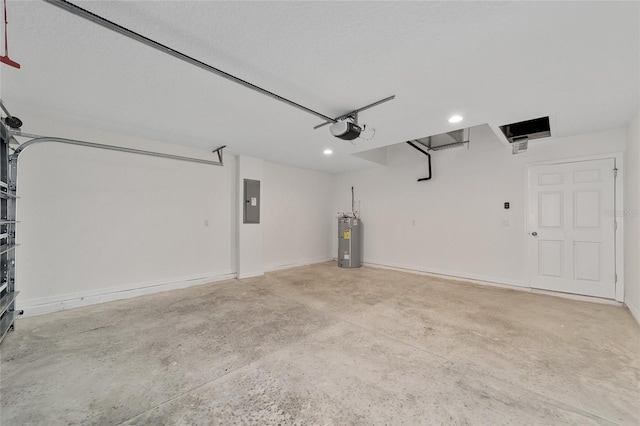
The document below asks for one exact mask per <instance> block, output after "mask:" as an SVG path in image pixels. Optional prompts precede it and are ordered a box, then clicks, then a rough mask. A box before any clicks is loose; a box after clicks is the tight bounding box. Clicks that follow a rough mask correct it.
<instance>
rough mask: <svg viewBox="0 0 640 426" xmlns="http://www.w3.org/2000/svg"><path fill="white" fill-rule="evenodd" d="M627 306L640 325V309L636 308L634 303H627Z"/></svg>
mask: <svg viewBox="0 0 640 426" xmlns="http://www.w3.org/2000/svg"><path fill="white" fill-rule="evenodd" d="M625 306H626V307H627V308H628V309H629V312H631V316H632V317H633V319H635V320H636V322H637V323H638V325H640V309H638V308H636V307H635V306H633V305H627V304H625Z"/></svg>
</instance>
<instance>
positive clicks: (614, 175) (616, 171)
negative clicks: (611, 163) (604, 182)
mask: <svg viewBox="0 0 640 426" xmlns="http://www.w3.org/2000/svg"><path fill="white" fill-rule="evenodd" d="M613 177H614V178H615V177H618V169H617V168H615V169H613Z"/></svg>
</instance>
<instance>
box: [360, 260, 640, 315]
mask: <svg viewBox="0 0 640 426" xmlns="http://www.w3.org/2000/svg"><path fill="white" fill-rule="evenodd" d="M365 265H367V266H371V267H374V268H381V269H390V270H394V271H400V272H408V273H412V274H418V275H426V276H431V277H436V278H443V279H447V280H455V281H463V282H469V283H473V284H480V285H486V286H491V287H500V288H507V289H510V290H516V291H524V292H527V293H536V294H544V295H547V296H554V297H561V298H563V299H571V300H579V301H582V302H592V303H600V304H603V305H613V306H623V304H622V303H620V302H617V301H615V300H611V299H602V298H600V297H592V296H581V295H579V294H570V293H560V292H556V291H548V290H539V289H536V288H531V287H526V286H524V285H522V284H514V283H508V282H505V281H502V280H491V279H488V278H486V277H476V276H470V275H468V274H455V273H451V272H447V273H441V272H435V271H425V270H421V269H413V268H407V267H397V266H390V265H381V264H379V263H368V262H367V263H365ZM629 310H630V311H631V309H629ZM632 315H634V317H635V318H636V321H637V320H638V318H639V317H640V316H636V315H635V314H634V313H633V311H632ZM639 323H640V321H639Z"/></svg>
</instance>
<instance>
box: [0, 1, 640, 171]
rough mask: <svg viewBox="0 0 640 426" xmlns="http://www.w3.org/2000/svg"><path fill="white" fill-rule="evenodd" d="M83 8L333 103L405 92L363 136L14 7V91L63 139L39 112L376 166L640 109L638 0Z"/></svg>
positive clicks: (142, 49)
mask: <svg viewBox="0 0 640 426" xmlns="http://www.w3.org/2000/svg"><path fill="white" fill-rule="evenodd" d="M75 3H76V4H78V5H80V6H81V7H84V8H86V9H88V10H90V11H92V12H94V13H97V14H99V15H101V16H103V17H105V18H107V19H110V20H113V21H115V22H116V23H118V24H120V25H123V26H125V27H127V28H129V29H132V30H134V31H137V32H139V33H141V34H143V35H145V36H147V37H149V38H152V39H154V40H156V41H158V42H160V43H163V44H166V45H168V46H170V47H173V48H174V49H177V50H180V51H182V52H183V53H185V54H187V55H191V56H193V57H195V58H197V59H200V60H202V61H204V62H206V63H209V64H211V65H213V66H215V67H217V68H220V69H222V70H224V71H226V72H229V73H231V74H234V75H236V76H238V77H240V78H243V79H245V80H248V81H250V82H252V83H254V84H257V85H259V86H262V87H264V88H266V89H268V90H270V91H273V92H275V93H278V94H279V95H281V96H284V97H287V98H289V99H291V100H293V101H296V102H298V103H301V104H303V105H305V106H308V107H310V108H312V109H315V110H317V111H319V112H321V113H323V114H326V115H330V116H337V115H341V114H344V113H346V112H348V111H350V110H352V109H355V108H358V107H360V106H363V105H366V104H368V103H371V102H374V101H376V100H378V99H381V98H384V97H386V96H389V95H396V96H397V98H396V99H395V100H394V101H391V102H389V103H386V104H384V105H381V106H379V107H376V108H374V109H371V110H369V111H366V112H363V113H362V114H361V116H360V120H361V122H362V123H365V124H368V125H370V126H372V127H374V128H375V129H376V136H375V138H374V139H373V140H371V141H361V142H360V143H359V144H358V145H356V146H354V145H351V144H350V143H349V142H348V141H342V140H339V139H336V138H333V137H332V136H331V135H330V133H329V130H328V128H327V127H325V128H322V129H319V130H313V126H314V125H316V124H319V123H321V120H319V119H318V118H316V117H314V116H312V115H309V114H307V113H304V112H302V111H300V110H297V109H294V108H292V107H290V106H288V105H285V104H282V103H279V102H278V101H275V100H273V99H271V98H268V97H266V96H264V95H261V94H258V93H255V92H253V91H251V90H249V89H247V88H245V87H242V86H239V85H236V84H234V83H232V82H229V81H227V80H225V79H222V78H220V77H218V76H215V75H213V74H209V73H207V72H205V71H203V70H201V69H198V68H195V67H193V66H191V65H188V64H186V63H184V62H181V61H179V60H177V59H175V58H173V57H170V56H168V55H165V54H162V53H160V52H158V51H155V50H153V49H151V48H149V47H147V46H145V45H142V44H139V43H137V42H135V41H133V40H130V39H127V38H125V37H123V36H121V35H119V34H116V33H114V32H111V31H109V30H106V29H104V28H102V27H99V26H97V25H95V24H93V23H91V22H88V21H86V20H84V19H81V18H79V17H77V16H74V15H71V14H69V13H67V12H64V11H62V10H60V9H58V8H56V7H53V6H51V5H49V4H47V3H44V2H42V1H9V6H8V7H9V44H10V45H9V47H10V56H11V57H12V59H14V60H15V61H17V62H19V63H21V65H22V69H20V70H15V69H13V68H9V67H7V66H6V65H2V71H1V77H2V85H1V90H2V97H3V99H4V100H5V102H6V103H7V105H8V107H9V108H10V110H11V111H12V113H13V114H15V115H16V116H18V117H20V118H22V119H23V121H24V122H25V125H24V127H23V131H25V132H33V133H46V134H51V131H50V130H51V129H47V128H38V126H37V124H34V123H37V122H38V120H36V119H35V118H34V119H33V120H32V122H33V123H32V124H31V125H30V124H29V118H30V117H37V116H39V115H42V114H46V115H47V116H48V117H50V118H51V119H52V120H55V121H56V122H57V123H59V124H60V126H61V128H62V129H64V130H65V131H64V134H60V132H59V131H58V132H56V134H55V135H56V136H67V137H73V134H74V128H80V127H84V128H86V127H92V128H96V129H99V130H100V131H111V132H116V133H119V134H126V135H132V136H135V137H139V138H147V139H152V140H157V141H161V142H170V143H176V144H183V145H188V146H195V147H201V148H206V149H210V148H213V147H216V146H219V145H227V146H228V151H227V152H230V153H233V154H245V155H251V156H255V157H259V158H264V159H266V160H269V161H273V162H277V163H283V164H289V165H293V166H297V167H303V168H310V169H317V170H324V171H328V172H339V171H345V170H353V169H358V168H363V167H370V166H372V165H373V163H370V162H368V161H366V160H363V159H361V158H358V157H356V156H353V155H351V154H353V153H356V152H359V151H366V150H370V149H373V148H378V147H381V146H385V145H390V144H396V143H400V142H403V141H406V140H409V139H414V138H419V137H423V136H428V135H433V134H438V133H443V132H447V131H450V130H454V129H455V128H459V127H463V126H464V127H466V126H473V125H478V124H482V123H489V124H490V125H493V126H496V125H501V124H506V123H510V122H514V121H521V120H525V119H530V118H536V117H539V116H543V115H551V116H552V120H553V122H554V124H555V130H556V133H555V135H554V136H556V137H558V136H569V135H575V134H581V133H587V132H593V131H598V130H604V129H609V128H615V127H622V126H625V125H626V124H627V123H628V121H629V120H630V118H631V116H632V114H633V113H634V112H636V111H637V109H638V105H639V98H640V53H639V52H640V46H639V39H640V35H639V23H640V3H638V2H612V1H606V2H302V1H301V2H213V1H194V2H186V1H165V2H150V1H133V2H128V1H100V2H96V1H91V2H85V1H78V0H75ZM454 113H458V114H461V115H463V116H464V118H465V119H464V121H463V123H461V124H458V125H451V124H449V123H448V122H447V118H448V117H449V116H450V115H452V114H454ZM48 130H49V131H48ZM95 142H100V141H97V140H96V141H95ZM325 148H332V149H333V150H334V155H332V156H330V157H326V156H324V155H323V154H322V151H323V150H324V149H325Z"/></svg>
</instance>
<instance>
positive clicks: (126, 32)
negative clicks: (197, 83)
mask: <svg viewBox="0 0 640 426" xmlns="http://www.w3.org/2000/svg"><path fill="white" fill-rule="evenodd" d="M44 1H45V2H47V3H49V4H51V5H53V6H56V7H59V8H60V9H63V10H65V11H67V12H69V13H72V14H74V15H76V16H79V17H81V18H84V19H87V20H89V21H91V22H93V23H96V24H98V25H100V26H102V27H105V28H107V29H109V30H111V31H115V32H117V33H118V34H121V35H123V36H125V37H128V38H130V39H133V40H136V41H138V42H140V43H142V44H146V45H147V46H149V47H153V48H154V49H156V50H159V51H161V52H164V53H166V54H168V55H171V56H173V57H174V58H178V59H180V60H182V61H185V62H188V63H190V64H191V65H195V66H196V67H198V68H202V69H203V70H205V71H209V72H211V73H213V74H216V75H219V76H220V77H223V78H226V79H227V80H230V81H232V82H234V83H237V84H240V85H242V86H244V87H247V88H249V89H251V90H255V91H256V92H259V93H262V94H263V95H267V96H269V97H271V98H273V99H276V100H278V101H280V102H284V103H285V104H288V105H290V106H292V107H294V108H297V109H299V110H302V111H304V112H307V113H309V114H313V115H315V116H316V117H320V118H322V119H323V120H325V121H327V122H331V123H336V122H337V120H336V119H334V118H331V117H329V116H326V115H324V114H321V113H319V112H317V111H314V110H312V109H311V108H307V107H306V106H304V105H300V104H299V103H297V102H294V101H292V100H289V99H287V98H284V97H282V96H280V95H277V94H275V93H273V92H270V91H268V90H266V89H263V88H262V87H259V86H256V85H255V84H252V83H249V82H248V81H246V80H243V79H241V78H238V77H236V76H234V75H231V74H229V73H227V72H224V71H222V70H221V69H218V68H215V67H213V66H211V65H209V64H206V63H204V62H202V61H199V60H197V59H195V58H192V57H191V56H188V55H185V54H184V53H182V52H179V51H177V50H175V49H172V48H170V47H168V46H165V45H164V44H161V43H158V42H157V41H154V40H151V39H150V38H148V37H145V36H143V35H142V34H138V33H136V32H135V31H132V30H130V29H128V28H125V27H123V26H122V25H118V24H116V23H115V22H112V21H109V20H108V19H105V18H103V17H101V16H99V15H96V14H95V13H92V12H89V11H88V10H86V9H83V8H81V7H79V6H76V5H75V4H73V3H70V2H68V1H66V0H44Z"/></svg>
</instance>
